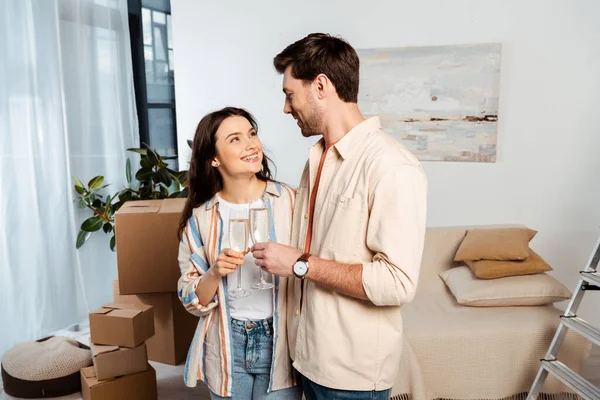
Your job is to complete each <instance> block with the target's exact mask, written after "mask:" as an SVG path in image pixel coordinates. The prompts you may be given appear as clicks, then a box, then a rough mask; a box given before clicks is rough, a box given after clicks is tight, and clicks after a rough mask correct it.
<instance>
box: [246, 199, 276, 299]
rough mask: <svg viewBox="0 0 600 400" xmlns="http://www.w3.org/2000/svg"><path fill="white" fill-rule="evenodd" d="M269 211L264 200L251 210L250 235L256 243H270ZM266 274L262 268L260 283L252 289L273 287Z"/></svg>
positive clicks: (257, 202)
mask: <svg viewBox="0 0 600 400" xmlns="http://www.w3.org/2000/svg"><path fill="white" fill-rule="evenodd" d="M270 226H271V225H270V221H269V209H268V208H267V204H266V202H265V201H264V200H263V199H258V200H257V201H255V202H254V203H253V204H252V208H250V233H251V234H252V241H253V242H254V243H264V242H267V241H269V228H270ZM263 274H264V272H263V270H262V268H260V278H259V280H258V282H256V283H255V284H254V285H252V289H258V290H267V289H271V288H272V287H273V284H272V283H269V282H267V281H266V280H265V278H264V276H263Z"/></svg>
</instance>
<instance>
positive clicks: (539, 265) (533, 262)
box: [465, 249, 552, 279]
mask: <svg viewBox="0 0 600 400" xmlns="http://www.w3.org/2000/svg"><path fill="white" fill-rule="evenodd" d="M465 264H467V265H468V266H469V267H470V268H471V270H472V271H473V273H475V276H477V277H478V278H479V279H496V278H504V277H506V276H519V275H531V274H538V273H541V272H548V271H552V267H550V265H548V264H547V263H546V261H544V260H543V259H542V257H540V255H539V254H537V253H536V252H535V251H533V250H531V249H529V257H527V258H526V259H524V260H516V261H510V260H479V261H469V260H467V261H465Z"/></svg>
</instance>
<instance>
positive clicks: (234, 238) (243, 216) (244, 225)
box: [229, 209, 250, 300]
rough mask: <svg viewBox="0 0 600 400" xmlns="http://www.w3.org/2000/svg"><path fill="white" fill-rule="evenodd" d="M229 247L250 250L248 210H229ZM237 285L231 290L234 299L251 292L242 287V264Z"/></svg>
mask: <svg viewBox="0 0 600 400" xmlns="http://www.w3.org/2000/svg"><path fill="white" fill-rule="evenodd" d="M229 247H230V248H231V249H232V250H234V251H237V252H240V253H243V254H246V250H248V210H247V209H241V210H240V209H231V210H230V211H229ZM236 272H237V287H236V288H235V289H233V290H231V291H230V292H229V296H230V297H231V298H232V299H234V300H235V299H243V298H245V297H248V296H250V292H249V291H247V290H245V289H244V288H242V266H241V265H240V266H239V267H238V268H237V270H236Z"/></svg>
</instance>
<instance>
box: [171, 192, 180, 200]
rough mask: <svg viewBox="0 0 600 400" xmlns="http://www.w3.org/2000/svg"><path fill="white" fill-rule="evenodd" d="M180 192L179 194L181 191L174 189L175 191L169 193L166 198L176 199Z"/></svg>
mask: <svg viewBox="0 0 600 400" xmlns="http://www.w3.org/2000/svg"><path fill="white" fill-rule="evenodd" d="M180 194H181V192H179V191H176V192H173V193H171V194H170V195H169V197H168V198H169V199H176V198H178V197H179V195H180Z"/></svg>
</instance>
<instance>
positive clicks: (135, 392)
mask: <svg viewBox="0 0 600 400" xmlns="http://www.w3.org/2000/svg"><path fill="white" fill-rule="evenodd" d="M79 374H80V376H81V393H82V395H83V396H82V397H83V400H107V399H110V400H156V399H157V390H156V371H154V368H152V367H151V366H150V365H148V369H147V370H146V371H144V372H138V373H137V374H132V375H124V376H121V377H119V378H112V379H108V380H104V381H101V380H98V378H97V377H96V374H95V372H94V367H87V368H83V369H82V370H81V371H80V373H79Z"/></svg>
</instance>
